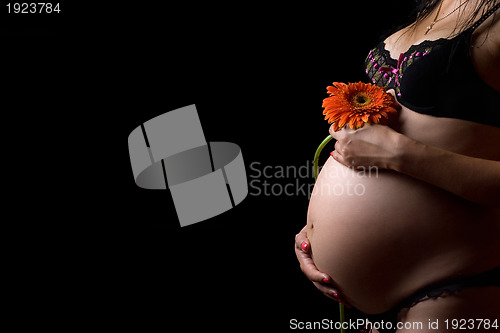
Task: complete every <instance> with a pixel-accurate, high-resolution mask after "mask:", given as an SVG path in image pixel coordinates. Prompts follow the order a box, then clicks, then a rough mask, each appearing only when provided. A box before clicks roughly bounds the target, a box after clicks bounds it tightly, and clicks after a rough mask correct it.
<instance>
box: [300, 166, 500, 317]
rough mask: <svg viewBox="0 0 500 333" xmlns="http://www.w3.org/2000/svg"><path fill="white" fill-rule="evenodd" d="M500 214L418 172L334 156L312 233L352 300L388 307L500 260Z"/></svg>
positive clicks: (317, 195) (319, 260)
mask: <svg viewBox="0 0 500 333" xmlns="http://www.w3.org/2000/svg"><path fill="white" fill-rule="evenodd" d="M498 216H499V215H498V210H487V209H485V208H482V207H480V206H477V205H474V204H471V203H468V202H467V201H465V200H462V199H460V198H458V197H456V196H454V195H451V194H449V193H447V192H445V191H442V190H440V189H438V188H436V187H433V186H431V185H428V184H425V183H423V182H420V181H418V180H415V179H413V178H410V177H407V176H404V175H401V174H398V173H395V172H391V171H380V172H377V171H376V170H375V169H372V170H368V169H367V170H361V171H358V170H357V171H354V170H352V169H350V168H347V167H345V166H343V165H341V164H339V163H338V162H336V161H335V160H333V159H332V158H330V159H329V160H328V162H327V163H326V164H325V166H324V168H323V170H322V172H321V174H320V177H319V179H318V181H317V183H316V186H315V190H314V192H313V195H312V197H311V201H310V205H309V212H308V226H309V229H308V237H309V240H310V241H311V248H312V253H313V259H314V261H315V263H316V265H317V267H318V269H319V270H320V271H323V272H325V273H327V274H329V275H330V276H331V277H332V278H333V280H334V281H335V283H336V285H337V286H338V287H339V289H340V290H341V292H342V293H343V294H344V296H345V297H346V298H347V300H348V301H349V302H350V303H351V304H352V305H354V306H355V307H357V308H358V309H360V310H362V311H364V312H366V313H380V312H383V311H387V310H389V309H390V308H392V307H393V306H394V305H396V304H397V303H398V302H399V301H401V300H402V299H404V298H406V297H408V296H410V295H411V294H412V293H413V292H415V291H417V290H418V289H420V288H422V287H425V286H426V285H429V284H432V283H435V282H439V281H442V280H447V279H450V278H453V277H455V276H457V275H472V274H477V273H479V272H482V271H486V270H487V269H490V268H492V267H494V266H495V265H498V264H500V262H499V260H500V259H498V258H500V249H498V247H496V246H495V244H496V243H497V242H498V241H499V240H500V222H499V221H498V220H499V219H498ZM495 220H496V221H495ZM495 261H496V262H495Z"/></svg>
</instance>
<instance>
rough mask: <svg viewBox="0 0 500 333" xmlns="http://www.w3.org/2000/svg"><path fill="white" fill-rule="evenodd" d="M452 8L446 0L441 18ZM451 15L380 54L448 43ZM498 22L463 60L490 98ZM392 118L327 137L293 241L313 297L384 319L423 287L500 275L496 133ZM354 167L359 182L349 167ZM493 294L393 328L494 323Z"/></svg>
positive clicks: (422, 311)
mask: <svg viewBox="0 0 500 333" xmlns="http://www.w3.org/2000/svg"><path fill="white" fill-rule="evenodd" d="M457 4H459V2H457V1H446V0H445V1H444V3H443V7H442V9H441V11H442V13H448V12H450V11H452V10H453V9H454V8H456V6H457ZM456 14H458V13H456ZM456 14H455V15H451V16H450V17H449V18H448V20H443V21H441V22H439V24H436V25H435V26H434V28H433V30H431V32H430V33H429V34H428V35H426V36H425V35H424V34H423V32H424V31H425V29H426V27H427V26H428V25H429V24H430V22H432V20H433V19H434V17H435V14H432V13H431V15H430V16H429V18H428V19H427V21H426V22H422V23H421V24H420V25H419V26H418V27H417V29H416V31H415V32H414V33H413V34H411V33H407V34H402V32H403V31H400V32H398V33H396V34H394V35H393V36H391V37H389V38H388V39H387V40H386V48H387V49H388V50H389V51H390V52H391V55H392V57H393V58H395V59H397V56H396V55H399V54H400V53H401V52H404V51H406V50H407V49H408V48H409V47H410V45H413V44H418V43H420V42H421V41H423V40H434V39H438V38H442V37H447V36H448V35H449V34H450V33H451V31H452V30H453V28H454V26H455V22H456ZM498 16H499V15H497V18H495V17H490V19H488V20H487V21H486V22H485V23H483V25H482V26H481V27H480V28H478V29H477V30H476V33H475V34H474V36H473V43H474V45H476V43H475V41H480V43H478V44H477V45H480V46H477V47H475V48H474V49H473V50H472V51H471V52H472V57H473V64H474V66H475V68H476V70H477V72H478V74H479V75H480V76H481V78H482V79H483V80H484V81H485V82H486V83H487V84H489V85H490V86H491V87H493V88H494V89H496V90H498V91H500V82H499V78H500V68H498V66H491V64H492V63H494V62H495V61H496V62H498V59H499V58H500V33H499V31H500V20H499V19H498ZM488 27H490V29H489V31H487V29H486V28H488ZM486 33H488V38H485V37H486ZM400 114H401V116H400V119H399V121H400V124H399V126H398V128H397V129H398V132H396V131H394V130H392V129H390V128H388V127H382V126H367V127H366V128H364V129H362V130H359V131H356V133H353V132H354V131H352V132H348V131H344V130H343V131H341V132H337V133H332V134H333V135H334V136H335V137H336V139H338V140H339V142H338V143H337V145H336V147H335V148H336V152H335V153H334V156H333V158H330V159H329V160H328V161H327V163H326V164H325V166H324V168H323V170H322V173H321V175H320V178H319V179H318V182H317V184H316V188H315V192H314V193H313V196H312V199H311V202H310V208H309V212H308V225H307V226H306V228H305V229H304V230H303V231H302V232H301V233H300V234H299V235H297V238H296V252H297V257H298V259H299V262H300V263H301V268H302V270H303V271H304V273H305V274H306V276H307V277H308V278H309V279H311V280H312V281H313V282H314V283H315V285H316V287H317V288H318V289H320V290H321V291H322V292H324V293H325V294H326V295H327V296H329V297H331V298H334V299H336V300H341V301H343V302H344V303H346V304H348V305H353V306H356V307H357V308H359V309H360V310H362V311H364V312H366V313H381V312H384V311H387V310H389V309H391V308H392V307H394V306H395V305H396V304H397V303H398V302H399V301H401V300H402V299H404V298H407V297H409V296H410V295H411V294H412V293H414V292H415V291H417V290H419V289H421V288H423V287H426V286H428V285H430V284H433V283H436V282H441V281H448V280H451V279H453V278H456V277H459V276H470V275H475V274H479V273H481V272H485V271H487V270H489V269H492V268H494V267H497V266H500V248H499V247H498V246H496V244H498V242H499V241H500V209H499V208H500V207H498V206H497V205H498V203H497V202H496V201H495V200H493V199H492V198H494V195H497V197H498V194H499V193H498V191H499V188H500V187H499V180H500V163H499V162H497V161H500V152H499V151H498V149H497V148H496V146H495V143H497V142H500V129H498V128H494V127H490V126H486V125H482V124H476V123H472V122H469V121H464V120H459V119H446V118H434V117H430V116H426V115H422V114H418V113H416V112H413V111H412V110H409V109H407V108H403V109H402V111H401V113H400ZM353 163H354V166H356V167H364V168H365V169H364V171H365V172H364V174H363V173H360V172H359V171H356V170H353V169H352V168H348V167H347V166H352V165H353ZM346 165H347V166H346ZM373 165H375V166H377V167H379V170H380V169H387V170H380V171H379V172H378V174H376V176H375V175H374V174H373V172H372V173H371V174H370V173H368V172H367V168H368V167H369V166H373ZM471 175H472V177H471ZM349 189H350V190H351V192H350V193H351V195H349V194H348V192H347V191H348V190H349ZM356 189H357V190H358V191H357V192H356ZM304 242H305V244H306V245H305V248H302V244H303V243H304ZM311 255H312V256H311ZM325 281H326V282H325ZM474 289H480V290H474ZM499 290H500V288H497V287H483V288H471V289H468V290H464V291H462V292H460V293H459V294H456V295H447V296H446V297H441V298H438V299H436V300H428V301H424V302H421V303H419V304H417V305H416V306H414V307H412V308H410V309H409V310H405V311H402V312H400V314H399V317H400V318H399V320H400V321H410V320H414V321H418V320H420V321H422V322H427V321H428V319H432V318H438V317H439V318H440V319H442V320H444V319H446V318H445V317H449V319H451V318H475V317H477V318H485V317H484V315H481V314H488V313H491V314H494V313H500V306H499V305H497V303H498V302H497V300H498V296H499V295H498V294H499V293H500V291H499ZM464 300H467V303H464ZM467 304H473V306H477V307H475V308H474V309H472V307H469V306H467ZM474 311H476V312H477V313H473V312H474ZM488 311H489V312H488ZM437 314H439V315H437ZM453 316H454V317H453ZM439 318H438V319H439ZM490 319H494V318H490ZM418 331H419V332H426V330H425V329H424V330H418ZM430 331H432V330H429V332H430ZM434 331H435V330H434ZM440 331H445V330H440ZM450 331H451V329H450ZM400 332H403V330H400ZM404 332H411V330H406V331H404Z"/></svg>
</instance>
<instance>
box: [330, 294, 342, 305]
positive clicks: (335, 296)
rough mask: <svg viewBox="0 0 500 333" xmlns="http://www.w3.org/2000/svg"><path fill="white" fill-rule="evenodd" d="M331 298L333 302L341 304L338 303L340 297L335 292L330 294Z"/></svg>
mask: <svg viewBox="0 0 500 333" xmlns="http://www.w3.org/2000/svg"><path fill="white" fill-rule="evenodd" d="M332 296H333V298H334V299H335V301H337V302H339V303H342V302H341V301H340V297H339V294H337V293H336V292H332Z"/></svg>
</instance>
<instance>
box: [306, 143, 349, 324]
mask: <svg viewBox="0 0 500 333" xmlns="http://www.w3.org/2000/svg"><path fill="white" fill-rule="evenodd" d="M332 139H333V137H332V136H331V135H329V136H328V137H327V138H326V139H325V140H324V141H323V142H322V143H321V144H320V145H319V147H318V149H317V150H316V154H315V155H314V169H313V170H314V180H318V174H319V171H318V164H319V155H320V154H321V151H322V150H323V148H325V146H326V145H327V144H328V143H329V142H330V141H332ZM339 311H340V333H344V332H345V330H344V327H343V323H344V321H345V307H344V304H342V303H339Z"/></svg>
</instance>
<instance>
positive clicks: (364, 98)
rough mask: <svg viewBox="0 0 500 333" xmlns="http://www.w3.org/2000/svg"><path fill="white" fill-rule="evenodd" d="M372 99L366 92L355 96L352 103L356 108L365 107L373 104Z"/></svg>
mask: <svg viewBox="0 0 500 333" xmlns="http://www.w3.org/2000/svg"><path fill="white" fill-rule="evenodd" d="M371 101H372V100H371V98H370V96H368V95H367V94H366V93H365V92H358V93H357V94H356V95H354V97H353V99H352V103H353V104H354V106H356V107H363V106H366V105H368V104H370V103H371Z"/></svg>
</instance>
